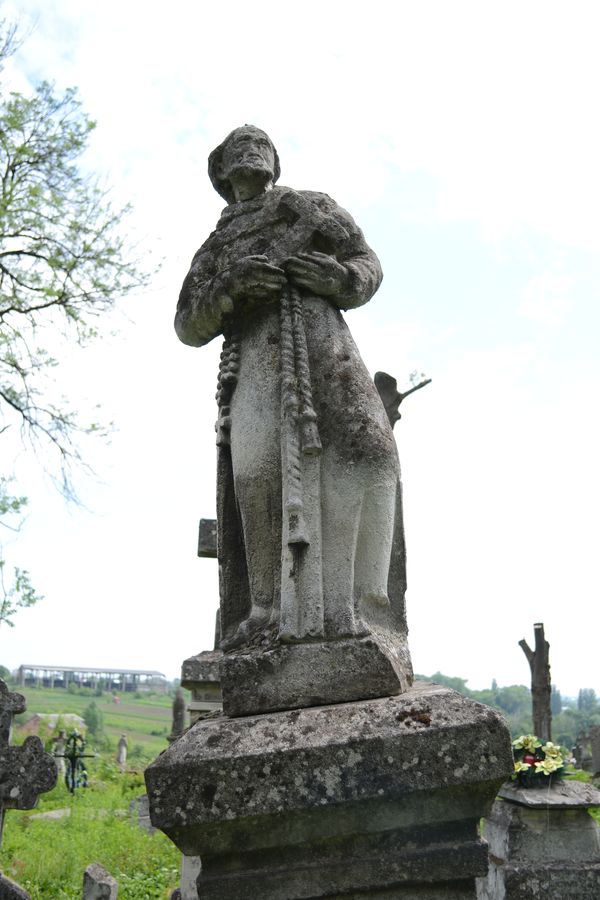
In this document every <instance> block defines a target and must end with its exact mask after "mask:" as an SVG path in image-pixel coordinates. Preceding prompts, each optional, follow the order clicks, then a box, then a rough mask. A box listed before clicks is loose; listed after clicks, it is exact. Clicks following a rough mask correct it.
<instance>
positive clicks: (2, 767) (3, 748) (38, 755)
mask: <svg viewBox="0 0 600 900" xmlns="http://www.w3.org/2000/svg"><path fill="white" fill-rule="evenodd" d="M25 709H26V703H25V697H23V695H22V694H17V693H13V692H12V691H9V689H8V687H7V686H6V684H5V682H4V681H2V679H0V843H1V841H2V830H3V825H4V814H5V811H6V810H7V809H33V807H34V806H35V805H36V803H37V801H38V797H39V795H40V794H44V793H46V791H50V790H52V788H53V787H54V786H55V784H56V780H57V775H58V773H57V768H56V763H55V761H54V760H53V758H52V757H51V756H50V754H49V753H46V752H45V751H44V747H43V744H42V742H41V740H40V739H39V737H37V736H35V735H30V736H29V737H27V738H25V741H24V742H23V744H22V745H21V746H20V747H11V746H10V739H11V732H12V721H13V717H14V716H15V715H17V714H18V713H22V712H25ZM28 896H29V895H28V894H27V892H26V891H24V890H23V889H22V888H20V887H18V885H15V884H14V882H12V881H11V880H10V879H9V878H5V876H3V875H2V874H1V873H0V898H7V900H8V898H13V897H14V898H19V897H28Z"/></svg>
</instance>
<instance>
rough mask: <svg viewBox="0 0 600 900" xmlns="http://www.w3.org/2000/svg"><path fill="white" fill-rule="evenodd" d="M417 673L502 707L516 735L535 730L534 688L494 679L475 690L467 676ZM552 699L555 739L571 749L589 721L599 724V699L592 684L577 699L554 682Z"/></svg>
mask: <svg viewBox="0 0 600 900" xmlns="http://www.w3.org/2000/svg"><path fill="white" fill-rule="evenodd" d="M415 677H416V678H418V679H422V680H425V681H436V682H437V683H438V684H443V685H445V686H446V687H450V688H453V689H454V690H455V691H458V692H459V693H460V694H464V695H465V696H466V697H470V698H471V699H472V700H478V701H479V703H485V704H486V706H492V707H493V708H494V709H497V710H499V711H500V712H501V713H503V715H504V716H505V717H506V719H507V720H508V724H509V727H510V730H511V734H512V736H513V738H516V737H518V736H519V735H521V734H531V732H532V730H533V722H532V715H531V691H530V690H529V688H527V687H525V686H524V685H522V684H511V685H508V686H506V687H498V683H497V682H496V680H495V679H494V681H493V683H492V688H491V689H486V690H483V691H475V690H471V689H470V688H468V687H467V679H466V678H457V677H450V676H448V675H442V673H441V672H436V673H435V674H434V675H431V676H426V675H416V676H415ZM551 703H552V706H553V709H552V712H553V716H552V739H553V741H554V742H555V743H557V744H560V745H561V746H562V747H567V748H569V749H570V748H571V747H573V746H574V745H575V741H576V739H577V735H578V734H579V733H580V732H581V731H587V729H588V728H589V726H590V725H594V724H598V725H600V703H599V702H598V698H597V697H596V692H595V691H594V690H593V689H592V688H583V689H582V690H580V691H579V696H578V698H577V702H576V703H575V702H574V701H572V700H570V699H569V698H568V697H562V695H561V693H560V691H559V690H558V688H557V687H556V686H555V685H553V686H552V698H551ZM555 710H558V712H555Z"/></svg>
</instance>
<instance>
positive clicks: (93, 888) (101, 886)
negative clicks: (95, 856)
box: [82, 863, 119, 900]
mask: <svg viewBox="0 0 600 900" xmlns="http://www.w3.org/2000/svg"><path fill="white" fill-rule="evenodd" d="M118 890H119V887H118V885H117V882H116V881H115V879H114V878H113V877H112V875H110V874H109V873H108V872H107V871H106V869H105V868H103V866H101V865H100V864H99V863H92V864H91V865H89V866H88V867H87V869H86V870H85V872H84V875H83V894H82V900H117V893H118Z"/></svg>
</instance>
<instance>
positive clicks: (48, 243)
mask: <svg viewBox="0 0 600 900" xmlns="http://www.w3.org/2000/svg"><path fill="white" fill-rule="evenodd" d="M17 46H18V39H17V35H16V28H15V27H14V26H12V25H11V24H10V23H7V22H6V20H3V21H0V71H1V69H2V62H3V61H4V60H5V59H6V58H7V56H9V55H10V54H11V53H13V52H14V51H15V50H16V49H17ZM94 127H95V124H94V122H93V121H91V120H90V119H89V118H88V116H87V115H86V114H85V113H84V112H83V110H82V108H81V104H80V101H79V100H78V97H77V91H76V89H74V88H69V89H68V90H66V91H65V92H64V93H62V94H61V93H57V92H56V91H55V89H54V87H53V86H52V85H51V84H49V83H48V82H42V83H41V84H39V85H38V86H37V87H36V88H35V89H34V90H33V91H32V93H31V94H30V95H29V96H25V95H23V94H20V93H15V92H12V93H8V94H7V93H6V92H4V94H3V96H2V99H1V100H0V435H6V433H7V432H8V433H9V435H10V434H12V433H14V432H15V430H17V431H18V433H19V434H20V437H21V439H22V440H24V441H25V443H26V445H28V446H30V447H32V448H33V449H34V451H35V452H36V453H37V454H38V458H39V459H43V460H44V463H43V465H44V468H45V469H46V471H48V472H49V473H50V474H51V475H52V476H53V478H54V479H55V482H56V483H57V486H58V487H59V489H60V490H61V491H62V493H63V494H64V495H65V496H66V497H67V498H69V499H75V494H74V489H73V483H72V477H71V476H72V469H73V466H74V465H84V460H83V456H82V452H81V447H80V439H81V437H82V436H83V435H86V434H93V433H102V432H105V429H103V428H102V427H101V426H100V425H99V424H98V423H97V422H86V421H83V420H82V417H81V416H79V415H78V414H77V413H76V412H75V411H74V410H73V409H71V408H70V407H69V405H68V403H67V402H66V401H65V400H64V398H62V397H60V396H56V388H55V387H54V385H53V383H52V381H51V380H50V374H51V373H52V372H53V370H54V368H55V367H56V366H57V365H58V358H57V357H58V355H59V353H58V350H59V347H60V342H61V341H70V342H74V343H75V344H77V345H79V346H85V345H86V344H87V343H88V341H90V340H92V339H93V338H94V337H96V335H97V327H98V320H99V317H100V316H101V315H102V314H103V313H105V312H106V311H107V310H109V309H110V308H111V307H112V306H113V305H114V302H115V300H116V299H117V298H118V297H123V296H125V295H126V294H127V293H128V292H130V291H131V290H133V289H134V288H136V287H139V286H141V285H143V284H145V283H146V282H147V280H148V275H146V274H144V273H142V272H141V271H140V270H139V268H138V265H137V262H136V260H134V259H132V258H131V257H130V254H129V252H128V250H127V248H126V246H125V243H124V238H123V236H122V231H121V226H122V222H123V217H124V216H125V215H126V213H127V212H128V209H127V208H126V209H113V208H112V206H111V203H110V201H109V199H108V196H107V193H106V191H104V190H102V189H101V187H100V186H99V183H98V180H97V179H96V178H94V177H92V176H91V175H88V174H86V173H85V172H84V170H83V168H82V166H81V157H82V154H83V153H84V151H85V149H86V145H87V141H88V138H89V135H90V133H91V131H92V130H93V129H94ZM5 439H6V438H5ZM5 458H6V454H5ZM9 480H10V479H9V476H8V473H6V471H5V472H4V477H0V524H2V525H6V519H7V516H9V515H14V514H18V513H19V512H20V511H22V509H23V507H24V505H25V503H26V499H25V498H24V497H17V496H12V495H11V493H10V491H9V490H8V487H7V485H8V482H9ZM5 574H6V573H5V563H4V558H3V556H2V553H1V547H0V576H1V579H0V623H1V622H6V623H8V624H11V625H12V624H13V623H12V622H11V621H10V620H11V618H12V617H13V616H14V614H15V612H16V611H17V609H19V608H20V607H25V606H31V605H32V604H33V603H35V602H36V600H38V599H39V597H38V595H37V594H36V593H35V591H34V589H33V587H32V585H31V583H30V580H29V576H28V573H27V572H26V571H25V570H24V569H15V570H14V575H13V576H11V578H10V580H9V579H8V576H6V580H5Z"/></svg>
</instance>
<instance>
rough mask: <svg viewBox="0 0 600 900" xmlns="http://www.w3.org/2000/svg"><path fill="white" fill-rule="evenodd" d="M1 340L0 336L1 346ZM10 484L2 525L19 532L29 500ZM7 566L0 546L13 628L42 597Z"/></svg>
mask: <svg viewBox="0 0 600 900" xmlns="http://www.w3.org/2000/svg"><path fill="white" fill-rule="evenodd" d="M0 271H1V263H0ZM1 340H2V338H1V336H0V344H1ZM0 433H1V432H0ZM9 482H10V479H9V478H5V477H2V476H0V524H1V525H3V526H4V528H8V529H10V530H11V531H18V529H19V525H18V524H14V517H15V516H18V515H19V514H20V513H21V512H22V510H23V508H24V506H25V505H26V504H27V498H26V497H17V496H15V495H13V494H11V493H9V489H8V484H9ZM5 565H6V561H5V559H4V558H3V555H2V546H1V545H0V625H2V623H4V624H5V625H8V626H10V627H11V628H13V627H14V624H15V623H14V622H13V621H12V619H13V617H14V616H15V614H16V613H17V612H18V611H19V609H26V608H27V607H28V606H33V605H34V604H35V603H37V602H38V600H40V599H41V597H40V596H39V595H38V594H36V592H35V589H34V587H33V585H32V584H31V581H30V579H29V572H27V570H26V569H20V568H18V567H15V568H14V570H13V574H12V576H11V577H10V578H9V576H8V575H7V573H6V570H5Z"/></svg>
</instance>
